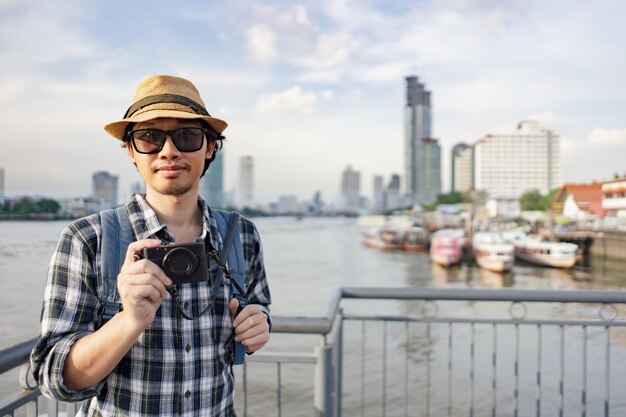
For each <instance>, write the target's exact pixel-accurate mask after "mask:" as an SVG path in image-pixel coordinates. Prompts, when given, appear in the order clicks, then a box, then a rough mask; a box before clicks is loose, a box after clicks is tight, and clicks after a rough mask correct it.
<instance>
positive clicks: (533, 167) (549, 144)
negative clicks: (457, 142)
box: [474, 120, 563, 199]
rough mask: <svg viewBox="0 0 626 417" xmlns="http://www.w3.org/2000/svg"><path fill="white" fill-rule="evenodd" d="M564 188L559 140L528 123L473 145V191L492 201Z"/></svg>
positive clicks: (533, 122)
mask: <svg viewBox="0 0 626 417" xmlns="http://www.w3.org/2000/svg"><path fill="white" fill-rule="evenodd" d="M561 185H563V180H562V178H561V148H560V139H559V136H558V135H557V134H556V133H554V132H553V131H552V130H549V129H545V128H543V127H541V126H540V125H539V123H538V122H537V121H534V120H525V121H522V122H521V123H519V125H518V126H517V130H516V131H514V132H511V133H503V134H487V135H485V136H484V137H483V138H482V139H480V140H479V141H478V142H477V143H476V144H475V145H474V188H476V189H478V190H483V191H486V192H487V194H488V196H489V197H490V198H494V199H511V198H513V199H517V198H519V197H520V196H521V195H522V194H523V193H524V192H526V191H529V190H532V189H536V190H538V191H539V192H540V193H541V194H544V195H545V194H548V193H549V192H550V191H551V190H552V189H554V188H557V187H560V186H561Z"/></svg>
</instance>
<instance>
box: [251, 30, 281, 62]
mask: <svg viewBox="0 0 626 417" xmlns="http://www.w3.org/2000/svg"><path fill="white" fill-rule="evenodd" d="M246 40H247V46H248V51H249V52H250V53H251V54H252V56H253V57H254V58H255V59H256V60H257V61H258V62H261V63H267V62H269V61H271V60H272V59H273V58H274V57H275V56H276V45H275V36H274V32H273V31H272V29H270V28H269V27H267V26H265V25H255V26H252V27H251V28H250V29H248V30H247V31H246Z"/></svg>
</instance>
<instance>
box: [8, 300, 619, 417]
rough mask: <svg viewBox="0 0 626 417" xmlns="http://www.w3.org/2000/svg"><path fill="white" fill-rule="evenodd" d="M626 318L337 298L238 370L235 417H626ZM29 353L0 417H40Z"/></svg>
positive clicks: (530, 305)
mask: <svg viewBox="0 0 626 417" xmlns="http://www.w3.org/2000/svg"><path fill="white" fill-rule="evenodd" d="M343 300H379V301H376V302H374V304H375V305H376V307H381V306H382V305H383V304H384V303H391V304H384V311H391V312H392V313H393V314H387V315H380V314H372V310H373V308H372V307H371V304H368V305H367V306H366V309H365V310H364V311H358V310H359V307H361V310H363V305H362V303H360V302H359V303H355V302H354V301H346V302H347V303H350V310H357V311H356V312H355V311H351V312H349V313H348V312H345V311H343V310H342V309H346V310H347V309H348V308H347V307H345V305H343V304H342V302H343ZM381 300H386V301H381ZM346 302H344V304H345V303H346ZM625 310H626V292H621V291H535V290H508V289H503V290H477V289H455V288H445V289H436V288H341V289H339V290H338V291H337V293H336V294H335V296H334V297H333V299H332V300H331V301H330V303H329V306H328V310H327V312H326V314H325V315H324V316H322V317H274V327H273V333H274V334H276V335H277V337H285V338H286V339H285V340H286V342H285V344H288V346H289V347H290V350H289V351H287V352H277V351H261V352H258V353H255V354H254V355H252V356H249V357H248V359H247V363H246V365H244V366H243V367H237V369H236V373H237V378H236V380H237V384H238V386H237V397H236V404H237V409H238V413H239V414H241V415H243V416H248V415H277V416H282V415H289V416H297V415H303V416H310V415H311V414H313V415H314V416H341V415H342V414H345V415H350V416H353V415H361V416H366V415H380V416H387V415H390V416H391V415H394V416H395V415H405V416H408V415H418V416H457V415H463V416H474V415H476V416H479V415H480V416H482V415H485V416H487V415H491V416H494V417H495V416H497V415H513V416H522V415H529V416H530V415H532V416H541V415H559V416H563V415H566V414H567V415H580V416H583V417H587V416H609V415H626V395H625V394H626V392H624V391H626V388H624V386H623V384H621V380H623V378H624V377H626V365H625V364H626V321H623V320H622V319H621V318H620V315H621V313H622V312H623V311H625ZM307 334H308V335H313V337H315V335H317V337H319V341H318V342H314V346H313V347H312V348H308V347H303V346H304V345H303V344H301V343H299V341H300V340H301V339H302V337H304V336H302V335H307ZM278 335H280V336H278ZM274 337H275V336H273V338H274ZM33 344H34V340H31V341H27V342H24V343H22V344H20V345H17V346H14V347H11V348H9V349H5V350H3V351H1V352H0V373H2V374H4V373H5V372H7V371H9V370H11V369H14V368H16V367H18V366H21V372H20V375H21V376H20V384H21V386H22V389H21V390H20V391H19V392H17V393H16V394H15V395H12V396H10V397H9V398H5V399H4V400H2V402H0V416H3V415H12V416H13V415H27V416H36V415H38V414H39V409H40V404H39V402H40V401H41V398H39V397H40V393H39V390H38V389H37V388H36V387H34V386H33V382H32V381H29V380H28V378H27V375H28V372H27V365H26V364H25V362H26V360H27V358H28V354H29V352H30V349H31V348H32V346H33ZM268 364H269V365H268ZM268 366H270V367H275V370H274V371H271V370H269V371H268V370H267V367H268ZM262 367H265V368H264V369H262ZM294 367H297V368H298V370H297V372H295V373H289V372H290V371H289V370H290V368H294ZM300 368H302V369H300ZM274 372H275V373H274ZM274 375H275V379H274V381H275V382H273V383H272V387H271V389H268V380H269V376H272V378H274ZM285 381H286V382H285ZM270 391H273V392H270ZM272 396H273V397H274V399H275V401H274V399H272V398H270V397H272ZM38 399H39V401H38ZM46 404H47V407H46V408H47V412H48V415H49V416H50V417H53V416H56V415H57V414H58V411H59V409H63V408H64V407H65V408H66V412H67V416H68V417H72V416H73V415H74V412H75V407H74V406H71V405H70V406H64V405H62V406H59V404H58V403H56V402H54V401H51V400H50V401H48V402H47V403H46Z"/></svg>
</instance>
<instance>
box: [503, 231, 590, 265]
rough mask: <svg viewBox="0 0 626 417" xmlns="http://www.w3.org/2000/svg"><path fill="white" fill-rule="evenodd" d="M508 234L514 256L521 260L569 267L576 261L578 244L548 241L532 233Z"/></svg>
mask: <svg viewBox="0 0 626 417" xmlns="http://www.w3.org/2000/svg"><path fill="white" fill-rule="evenodd" d="M504 236H505V239H506V238H507V235H506V234H505V235H504ZM508 236H509V238H510V241H511V243H513V246H514V247H515V257H516V258H517V259H520V260H522V261H525V262H529V263H533V264H536V265H542V266H549V267H552V268H571V267H573V266H574V264H575V263H576V251H577V250H578V246H577V245H575V244H573V243H564V242H548V241H545V240H543V239H542V238H541V237H540V236H534V235H529V236H525V237H524V236H522V235H519V234H517V235H508Z"/></svg>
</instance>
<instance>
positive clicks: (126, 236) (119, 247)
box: [100, 206, 135, 323]
mask: <svg viewBox="0 0 626 417" xmlns="http://www.w3.org/2000/svg"><path fill="white" fill-rule="evenodd" d="M100 219H101V224H102V238H101V242H100V274H101V277H102V285H103V294H102V295H103V297H102V298H103V301H104V311H103V312H102V319H101V323H104V322H105V321H108V320H110V319H111V318H112V317H113V316H114V315H115V314H117V312H119V311H120V298H119V295H118V293H117V275H118V274H119V272H120V269H121V268H122V265H123V264H124V258H125V257H126V250H127V249H128V245H129V244H130V243H131V242H133V241H134V240H135V235H134V233H133V227H132V225H131V223H130V219H129V218H128V213H126V208H125V207H123V206H122V207H118V208H116V209H108V210H104V211H102V212H100Z"/></svg>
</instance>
